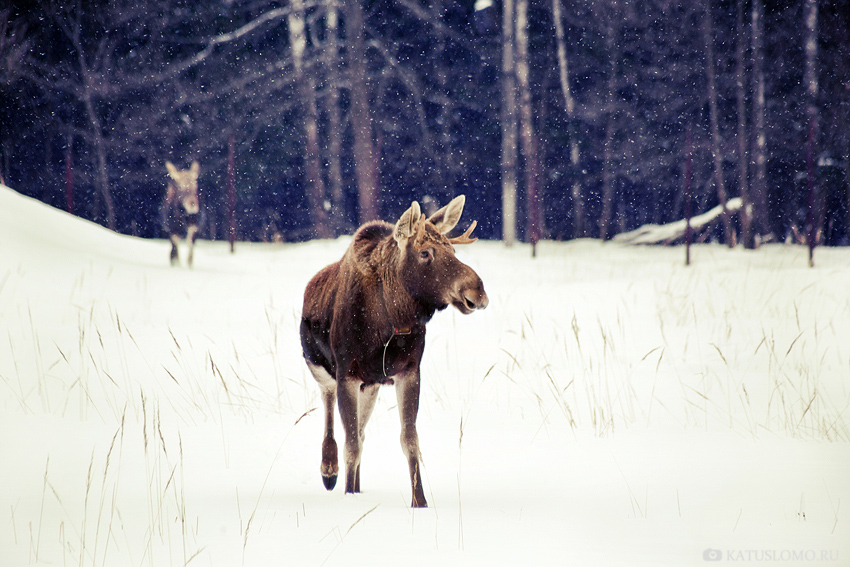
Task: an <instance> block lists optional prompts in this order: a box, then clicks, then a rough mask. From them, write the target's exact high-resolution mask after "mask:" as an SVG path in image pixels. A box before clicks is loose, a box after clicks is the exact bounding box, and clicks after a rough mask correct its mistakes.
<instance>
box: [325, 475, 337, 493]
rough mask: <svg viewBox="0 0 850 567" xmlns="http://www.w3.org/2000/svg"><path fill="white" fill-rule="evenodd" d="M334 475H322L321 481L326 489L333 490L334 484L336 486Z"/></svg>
mask: <svg viewBox="0 0 850 567" xmlns="http://www.w3.org/2000/svg"><path fill="white" fill-rule="evenodd" d="M336 477H337V475H335V474H331V475H322V483H323V484H324V485H325V488H326V489H328V490H333V489H334V486H336Z"/></svg>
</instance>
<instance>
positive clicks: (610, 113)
mask: <svg viewBox="0 0 850 567" xmlns="http://www.w3.org/2000/svg"><path fill="white" fill-rule="evenodd" d="M614 6H615V7H616V2H615V3H614ZM612 12H616V10H612ZM613 17H614V15H613V14H609V15H608V17H607V19H608V21H607V23H606V25H605V46H606V51H607V56H608V91H607V93H606V95H605V140H604V142H603V149H602V214H601V216H600V218H599V239H600V240H602V241H603V242H604V241H606V240H608V237H609V236H610V235H609V234H608V225H609V223H610V222H611V211H612V208H613V206H614V174H613V169H614V119H615V109H614V91H615V89H616V86H617V56H616V53H615V51H616V41H615V39H614V25H613V23H612V18H613Z"/></svg>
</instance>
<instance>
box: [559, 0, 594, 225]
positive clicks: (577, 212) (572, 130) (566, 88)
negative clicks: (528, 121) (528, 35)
mask: <svg viewBox="0 0 850 567" xmlns="http://www.w3.org/2000/svg"><path fill="white" fill-rule="evenodd" d="M552 19H553V20H554V21H555V38H556V40H557V44H558V76H559V78H560V81H561V92H562V93H563V95H564V107H565V108H566V111H567V122H568V127H567V128H568V134H569V138H570V177H571V178H572V181H573V185H572V192H571V195H572V201H573V237H574V238H583V237H584V236H587V228H586V226H585V212H584V196H583V195H582V193H581V184H580V183H579V148H578V139H577V137H578V133H577V128H576V119H575V101H574V99H573V95H572V91H571V90H570V76H569V66H568V61H567V48H566V37H565V34H564V22H563V20H562V14H561V0H552Z"/></svg>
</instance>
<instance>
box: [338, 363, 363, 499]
mask: <svg viewBox="0 0 850 567" xmlns="http://www.w3.org/2000/svg"><path fill="white" fill-rule="evenodd" d="M337 388H338V390H337V402H338V403H339V417H340V419H341V420H342V427H343V429H344V430H345V492H346V493H352V492H360V489H359V487H358V486H357V476H358V471H359V469H360V455H361V451H362V447H363V445H362V443H361V442H360V426H359V421H360V420H359V419H358V413H359V411H358V409H359V408H358V405H359V400H358V398H359V394H360V381H359V380H357V379H356V378H353V377H350V376H346V377H344V378H342V379H340V380H338V383H337Z"/></svg>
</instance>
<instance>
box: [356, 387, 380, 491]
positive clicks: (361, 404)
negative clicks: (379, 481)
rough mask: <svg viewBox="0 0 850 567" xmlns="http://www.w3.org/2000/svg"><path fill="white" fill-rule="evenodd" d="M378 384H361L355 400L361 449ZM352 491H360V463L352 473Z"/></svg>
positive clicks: (373, 407)
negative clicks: (356, 400) (358, 394)
mask: <svg viewBox="0 0 850 567" xmlns="http://www.w3.org/2000/svg"><path fill="white" fill-rule="evenodd" d="M380 387H381V386H380V384H372V385H371V386H365V385H364V386H361V387H360V396H359V397H358V402H357V424H358V428H359V431H358V433H359V435H360V447H361V450H362V447H363V444H364V443H365V442H366V423H368V422H369V418H370V417H372V411H373V410H374V409H375V402H376V401H377V400H378V390H379V389H380ZM354 492H360V465H359V464H358V465H357V470H356V471H355V474H354Z"/></svg>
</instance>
